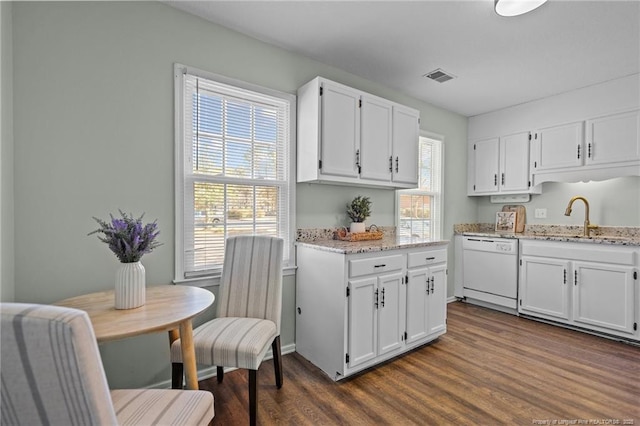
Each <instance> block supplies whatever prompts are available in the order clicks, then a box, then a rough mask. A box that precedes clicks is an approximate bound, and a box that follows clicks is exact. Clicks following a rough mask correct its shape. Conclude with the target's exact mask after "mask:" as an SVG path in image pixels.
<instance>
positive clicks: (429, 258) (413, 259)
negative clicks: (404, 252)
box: [409, 250, 447, 268]
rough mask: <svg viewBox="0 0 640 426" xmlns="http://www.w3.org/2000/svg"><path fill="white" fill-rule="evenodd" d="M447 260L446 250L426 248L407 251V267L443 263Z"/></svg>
mask: <svg viewBox="0 0 640 426" xmlns="http://www.w3.org/2000/svg"><path fill="white" fill-rule="evenodd" d="M446 261H447V251H446V250H426V251H418V252H415V253H409V268H416V267H419V266H427V265H432V264H434V263H443V262H446Z"/></svg>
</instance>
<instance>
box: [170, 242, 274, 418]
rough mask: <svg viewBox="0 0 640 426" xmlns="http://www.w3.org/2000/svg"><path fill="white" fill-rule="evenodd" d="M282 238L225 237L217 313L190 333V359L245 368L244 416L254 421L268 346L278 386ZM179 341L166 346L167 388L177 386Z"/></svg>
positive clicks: (219, 376) (179, 380) (179, 382)
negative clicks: (169, 380)
mask: <svg viewBox="0 0 640 426" xmlns="http://www.w3.org/2000/svg"><path fill="white" fill-rule="evenodd" d="M283 247H284V242H283V240H282V239H281V238H275V237H268V236H236V237H230V238H229V239H227V242H226V248H225V256H224V264H223V268H222V278H221V282H220V290H219V294H218V298H217V300H216V303H217V317H216V318H214V319H213V320H211V321H209V322H207V323H205V324H203V325H201V326H199V327H197V328H196V329H195V330H194V332H193V343H194V346H195V352H196V362H197V363H198V364H203V365H212V366H213V365H215V366H216V367H217V370H216V371H217V379H218V382H219V383H221V382H222V379H223V377H224V370H223V368H224V367H233V368H242V369H247V370H248V371H249V421H250V424H251V425H255V424H256V419H257V402H258V385H257V371H258V367H260V364H261V363H262V360H263V359H264V357H265V355H266V353H267V351H268V350H269V347H271V348H272V352H273V361H274V370H275V376H276V377H275V380H276V387H277V388H278V389H280V388H281V387H282V377H283V375H282V356H281V348H280V317H281V312H282V256H283ZM181 359H182V352H181V348H180V340H176V341H175V342H174V343H173V344H172V345H171V361H172V363H173V364H172V366H173V387H174V388H179V387H182V364H181Z"/></svg>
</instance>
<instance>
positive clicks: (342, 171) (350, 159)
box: [320, 81, 360, 177]
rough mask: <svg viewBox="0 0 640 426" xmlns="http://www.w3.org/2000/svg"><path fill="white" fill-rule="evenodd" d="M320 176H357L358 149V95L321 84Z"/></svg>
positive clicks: (334, 86)
mask: <svg viewBox="0 0 640 426" xmlns="http://www.w3.org/2000/svg"><path fill="white" fill-rule="evenodd" d="M321 98H322V102H321V104H322V111H321V114H322V124H321V130H320V131H321V141H322V143H321V148H320V158H321V160H322V167H321V172H322V174H329V175H335V176H344V177H358V167H357V165H356V154H357V151H358V149H360V109H359V107H358V104H359V101H360V94H359V92H357V91H355V90H350V89H348V88H345V87H343V86H338V85H334V84H331V83H330V82H326V81H325V82H323V83H322V96H321Z"/></svg>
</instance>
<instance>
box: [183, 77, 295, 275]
mask: <svg viewBox="0 0 640 426" xmlns="http://www.w3.org/2000/svg"><path fill="white" fill-rule="evenodd" d="M176 84H178V82H176ZM181 85H182V90H181V92H182V102H181V106H182V117H181V120H182V126H181V127H182V135H181V138H180V139H181V141H182V144H181V145H182V146H181V149H182V152H181V154H182V158H183V162H182V167H181V169H182V170H183V173H182V177H183V179H182V223H181V224H178V226H181V227H182V250H181V253H177V255H179V256H181V257H182V259H181V265H179V266H181V268H180V269H181V272H182V275H183V276H182V277H179V276H178V277H176V278H177V279H187V278H193V277H198V276H202V275H215V274H216V273H218V272H219V270H220V268H221V266H222V263H223V259H224V247H225V241H226V239H227V238H228V237H230V236H234V235H243V234H261V235H272V236H278V237H281V238H284V239H285V247H287V250H286V252H285V258H288V257H289V253H288V251H289V247H290V241H291V235H290V234H291V233H292V232H291V229H290V215H291V194H290V192H291V183H290V145H291V140H290V138H291V135H290V133H291V123H290V119H291V118H290V117H291V104H292V101H291V96H290V95H284V97H278V96H273V95H271V94H265V93H261V92H258V91H255V90H249V89H245V88H242V87H236V86H233V85H230V84H226V83H222V82H219V81H215V80H213V79H210V78H205V77H203V76H201V75H198V74H195V73H194V74H192V73H189V72H183V73H182V75H181Z"/></svg>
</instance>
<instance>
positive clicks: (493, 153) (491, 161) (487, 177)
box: [473, 138, 500, 194]
mask: <svg viewBox="0 0 640 426" xmlns="http://www.w3.org/2000/svg"><path fill="white" fill-rule="evenodd" d="M499 147H500V142H499V140H498V138H491V139H484V140H480V141H476V142H474V144H473V157H474V166H475V167H474V169H475V170H474V184H473V191H474V193H476V194H481V193H484V192H493V193H495V192H498V165H499V164H498V158H499V155H500V150H499Z"/></svg>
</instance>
